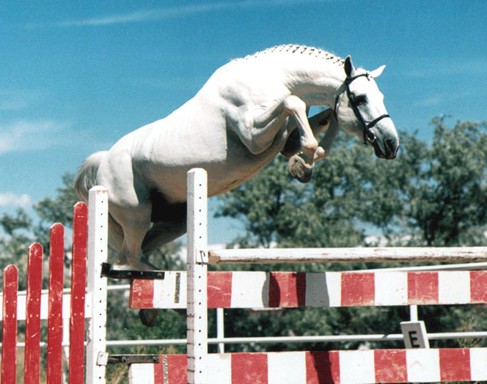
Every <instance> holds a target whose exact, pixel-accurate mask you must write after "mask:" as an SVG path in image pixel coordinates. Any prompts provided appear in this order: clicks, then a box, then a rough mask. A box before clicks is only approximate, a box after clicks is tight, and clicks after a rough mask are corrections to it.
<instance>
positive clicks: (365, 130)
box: [334, 73, 390, 144]
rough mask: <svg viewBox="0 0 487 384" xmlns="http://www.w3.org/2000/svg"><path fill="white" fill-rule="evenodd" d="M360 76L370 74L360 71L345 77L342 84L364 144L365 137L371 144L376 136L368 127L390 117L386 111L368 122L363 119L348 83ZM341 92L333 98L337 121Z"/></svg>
mask: <svg viewBox="0 0 487 384" xmlns="http://www.w3.org/2000/svg"><path fill="white" fill-rule="evenodd" d="M362 76H365V77H367V78H369V77H370V74H369V73H362V74H360V75H357V76H352V77H347V78H346V79H345V81H344V83H343V85H344V87H345V90H346V91H347V96H348V99H349V100H350V104H351V105H352V110H353V113H354V114H355V117H356V118H357V120H358V121H360V124H362V131H363V134H364V144H367V139H368V140H369V142H370V143H371V144H372V143H374V141H375V140H376V137H375V135H374V133H373V132H371V131H370V129H371V128H372V127H374V126H375V125H376V124H377V123H378V122H379V121H381V120H382V119H385V118H387V117H388V118H390V116H389V115H388V114H387V113H385V114H383V115H381V116H379V117H377V118H376V119H374V120H372V121H370V122H367V121H365V119H364V117H363V116H362V114H361V113H360V109H359V108H358V107H359V104H358V102H357V96H356V95H355V94H354V93H353V92H352V90H351V89H350V84H351V83H352V81H354V80H355V79H358V78H359V77H362ZM342 94H343V91H342V92H340V93H339V94H338V95H337V97H336V98H335V110H334V113H335V119H336V120H337V121H338V116H337V111H338V105H339V102H340V101H341V97H340V96H342Z"/></svg>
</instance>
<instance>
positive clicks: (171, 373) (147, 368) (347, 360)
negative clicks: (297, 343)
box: [129, 348, 487, 384]
mask: <svg viewBox="0 0 487 384" xmlns="http://www.w3.org/2000/svg"><path fill="white" fill-rule="evenodd" d="M485 361H487V349H486V348H471V349H468V348H451V349H407V350H405V349H379V350H368V351H328V352H269V353H234V354H209V355H208V356H207V360H206V362H205V366H206V372H205V373H206V374H207V375H208V378H209V380H208V382H209V383H210V382H211V383H220V384H251V383H252V384H253V383H262V384H277V383H279V384H280V383H295V384H301V383H302V384H305V383H342V384H344V383H353V384H361V383H404V382H449V381H450V382H451V381H457V382H461V381H484V380H487V364H485ZM249 367H251V369H249ZM186 371H187V357H186V355H161V356H160V359H159V363H157V364H133V365H131V367H130V371H129V375H130V379H131V380H132V381H131V382H134V383H135V382H138V381H137V380H138V379H139V380H141V379H142V378H143V379H144V383H147V384H162V383H167V382H169V383H186V382H187V376H186Z"/></svg>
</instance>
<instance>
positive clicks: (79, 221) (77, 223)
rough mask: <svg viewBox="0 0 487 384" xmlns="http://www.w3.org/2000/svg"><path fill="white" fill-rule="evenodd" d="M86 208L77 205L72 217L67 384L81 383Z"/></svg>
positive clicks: (82, 371) (83, 332)
mask: <svg viewBox="0 0 487 384" xmlns="http://www.w3.org/2000/svg"><path fill="white" fill-rule="evenodd" d="M87 241H88V207H87V206H86V204H85V203H78V204H76V205H75V207H74V215H73V265H72V266H71V271H72V272H71V309H70V310H71V313H70V324H69V383H70V384H84V382H85V379H84V361H85V355H84V353H85V348H84V340H85V291H86V246H87Z"/></svg>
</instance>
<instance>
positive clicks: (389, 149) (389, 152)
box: [372, 139, 399, 160]
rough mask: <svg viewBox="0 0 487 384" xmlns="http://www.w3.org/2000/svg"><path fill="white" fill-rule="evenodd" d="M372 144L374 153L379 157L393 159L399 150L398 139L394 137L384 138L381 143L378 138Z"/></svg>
mask: <svg viewBox="0 0 487 384" xmlns="http://www.w3.org/2000/svg"><path fill="white" fill-rule="evenodd" d="M372 145H373V147H374V152H375V155H376V156H377V157H378V158H380V159H387V160H392V159H395V158H396V156H397V151H398V150H399V141H398V140H396V139H386V140H384V141H383V142H382V145H381V143H379V140H375V141H374V142H373V143H372Z"/></svg>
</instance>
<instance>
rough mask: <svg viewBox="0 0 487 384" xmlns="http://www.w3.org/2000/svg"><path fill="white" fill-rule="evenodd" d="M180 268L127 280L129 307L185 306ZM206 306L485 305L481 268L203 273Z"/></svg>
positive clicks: (486, 277)
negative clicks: (154, 277)
mask: <svg viewBox="0 0 487 384" xmlns="http://www.w3.org/2000/svg"><path fill="white" fill-rule="evenodd" d="M186 280H187V276H186V272H182V271H181V272H177V271H167V272H166V275H165V279H164V280H154V281H151V280H133V282H132V285H131V291H130V306H131V307H132V308H181V309H182V308H186V301H187V298H186ZM207 293H208V307H209V308H255V309H265V308H293V307H342V306H344V307H350V306H394V305H446V304H478V303H487V271H437V272H432V271H428V272H397V271H395V272H387V271H385V272H383V271H380V272H364V271H361V272H320V273H305V272H299V273H297V272H249V271H238V272H209V273H208V292H207Z"/></svg>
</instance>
